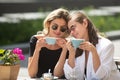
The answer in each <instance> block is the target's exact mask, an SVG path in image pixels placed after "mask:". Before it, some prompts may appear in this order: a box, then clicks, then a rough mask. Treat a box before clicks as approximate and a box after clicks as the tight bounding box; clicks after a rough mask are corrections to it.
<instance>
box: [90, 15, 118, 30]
mask: <svg viewBox="0 0 120 80" xmlns="http://www.w3.org/2000/svg"><path fill="white" fill-rule="evenodd" d="M90 18H91V20H92V21H93V23H94V24H95V26H96V27H97V28H98V29H99V31H100V32H106V31H112V30H120V27H119V26H120V15H119V16H90Z"/></svg>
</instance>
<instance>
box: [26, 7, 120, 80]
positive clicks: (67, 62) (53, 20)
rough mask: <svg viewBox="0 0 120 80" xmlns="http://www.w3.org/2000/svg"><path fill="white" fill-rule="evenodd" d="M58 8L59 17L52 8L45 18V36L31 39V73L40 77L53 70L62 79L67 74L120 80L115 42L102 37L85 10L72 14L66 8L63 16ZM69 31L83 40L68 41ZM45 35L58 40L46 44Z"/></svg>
mask: <svg viewBox="0 0 120 80" xmlns="http://www.w3.org/2000/svg"><path fill="white" fill-rule="evenodd" d="M59 10H61V9H58V10H55V13H58V14H59V16H57V15H56V14H54V11H53V12H51V13H50V14H49V15H48V17H47V18H46V19H45V21H44V26H45V28H44V33H45V35H44V36H39V35H36V36H33V37H32V38H31V40H30V57H29V64H28V71H29V75H30V76H31V77H41V76H42V74H43V73H45V72H47V71H48V69H51V72H52V73H53V75H54V76H57V77H59V78H60V77H62V76H63V75H65V78H67V79H71V80H74V79H75V80H84V79H86V80H118V79H119V78H120V73H119V71H118V70H117V67H116V65H115V62H114V60H113V54H114V45H113V44H112V42H111V41H110V40H108V39H106V38H104V37H102V36H101V35H100V34H99V32H98V31H97V30H96V29H95V26H94V25H93V23H92V22H91V21H90V19H89V18H88V17H87V16H86V15H85V14H83V13H82V12H80V11H78V12H75V13H73V14H71V15H70V16H69V12H68V11H66V10H65V13H66V14H67V15H66V18H65V16H64V17H61V16H60V14H62V15H63V13H62V12H61V11H60V12H59ZM62 10H63V9H62ZM65 13H64V14H65ZM53 15H54V16H55V15H56V16H57V17H53ZM67 23H68V24H67ZM67 25H68V27H67ZM68 32H69V33H70V35H72V36H73V37H74V38H77V39H82V41H83V42H82V43H80V42H79V41H78V42H79V45H78V46H75V45H74V44H73V42H72V41H73V40H71V39H68V40H66V37H67V35H68ZM46 36H47V37H56V38H57V39H56V43H55V44H54V45H49V43H46V42H47V40H46V38H45V37H46ZM80 41H81V40H80ZM76 54H80V55H79V56H76Z"/></svg>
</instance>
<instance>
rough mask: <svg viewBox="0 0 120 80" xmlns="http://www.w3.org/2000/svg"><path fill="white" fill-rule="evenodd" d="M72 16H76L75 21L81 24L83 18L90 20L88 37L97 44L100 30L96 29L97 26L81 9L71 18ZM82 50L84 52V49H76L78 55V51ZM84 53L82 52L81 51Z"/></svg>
mask: <svg viewBox="0 0 120 80" xmlns="http://www.w3.org/2000/svg"><path fill="white" fill-rule="evenodd" d="M71 17H75V21H76V22H79V23H80V24H82V23H83V20H84V19H86V20H87V21H88V26H87V28H88V37H89V42H90V43H92V44H93V45H94V46H96V44H97V43H98V38H99V37H98V30H97V29H96V27H95V26H94V24H93V23H92V21H91V20H90V19H89V18H88V17H87V16H86V15H85V14H84V13H83V12H81V11H75V12H73V13H72V14H71V15H70V17H69V20H70V19H71ZM81 51H82V52H83V50H80V49H78V50H77V51H76V55H77V53H79V54H80V53H81ZM81 54H82V53H81Z"/></svg>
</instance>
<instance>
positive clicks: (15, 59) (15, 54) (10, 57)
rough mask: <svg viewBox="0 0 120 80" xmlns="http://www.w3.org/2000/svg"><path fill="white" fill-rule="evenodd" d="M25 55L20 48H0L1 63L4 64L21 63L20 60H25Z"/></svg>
mask: <svg viewBox="0 0 120 80" xmlns="http://www.w3.org/2000/svg"><path fill="white" fill-rule="evenodd" d="M24 59H25V56H24V55H23V53H22V50H21V49H20V48H15V49H13V50H10V49H6V50H4V49H0V64H2V65H15V64H19V63H20V60H24Z"/></svg>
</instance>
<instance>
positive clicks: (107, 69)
mask: <svg viewBox="0 0 120 80" xmlns="http://www.w3.org/2000/svg"><path fill="white" fill-rule="evenodd" d="M113 53H114V45H113V44H112V43H110V44H109V45H106V46H105V45H104V48H103V49H102V50H101V51H100V55H99V56H100V60H101V65H100V66H99V68H98V70H97V71H96V73H95V71H94V69H93V65H92V75H93V76H92V77H94V78H97V79H100V80H107V79H108V78H109V77H110V74H111V70H112V63H113Z"/></svg>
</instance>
